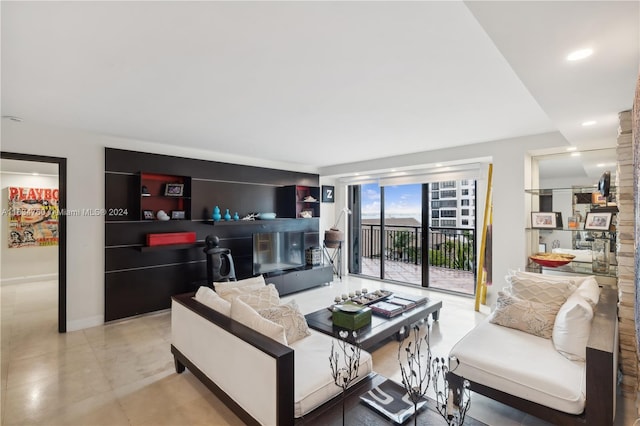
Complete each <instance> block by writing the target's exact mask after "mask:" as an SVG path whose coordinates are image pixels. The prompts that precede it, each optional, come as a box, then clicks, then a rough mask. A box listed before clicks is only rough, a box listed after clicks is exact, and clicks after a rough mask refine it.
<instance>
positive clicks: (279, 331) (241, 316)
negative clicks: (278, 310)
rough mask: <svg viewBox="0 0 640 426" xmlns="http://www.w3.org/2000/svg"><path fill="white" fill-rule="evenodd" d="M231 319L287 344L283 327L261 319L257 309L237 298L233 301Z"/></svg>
mask: <svg viewBox="0 0 640 426" xmlns="http://www.w3.org/2000/svg"><path fill="white" fill-rule="evenodd" d="M231 319H233V320H235V321H238V322H239V323H242V324H244V325H246V326H247V327H249V328H252V329H254V330H255V331H257V332H258V333H261V334H264V335H265V336H267V337H269V338H271V339H273V340H275V341H276V342H278V343H281V344H283V345H286V344H287V337H286V335H285V332H284V327H283V326H281V325H280V324H276V323H275V322H273V321H269V320H268V319H266V318H263V317H261V316H260V314H259V313H258V312H256V310H255V309H253V308H252V307H251V306H249V305H247V304H246V303H244V302H243V301H242V300H240V299H238V298H237V297H236V298H235V299H233V300H232V301H231Z"/></svg>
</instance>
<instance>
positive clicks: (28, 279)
mask: <svg viewBox="0 0 640 426" xmlns="http://www.w3.org/2000/svg"><path fill="white" fill-rule="evenodd" d="M57 279H58V274H57V273H55V274H42V275H28V276H24V277H15V278H3V279H0V286H1V287H4V286H7V285H13V284H24V283H32V282H37V281H51V280H57Z"/></svg>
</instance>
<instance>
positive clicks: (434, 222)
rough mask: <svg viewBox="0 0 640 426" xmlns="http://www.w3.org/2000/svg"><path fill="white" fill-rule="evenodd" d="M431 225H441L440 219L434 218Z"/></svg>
mask: <svg viewBox="0 0 640 426" xmlns="http://www.w3.org/2000/svg"><path fill="white" fill-rule="evenodd" d="M431 226H440V221H439V220H438V219H432V220H431Z"/></svg>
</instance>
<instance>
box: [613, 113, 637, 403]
mask: <svg viewBox="0 0 640 426" xmlns="http://www.w3.org/2000/svg"><path fill="white" fill-rule="evenodd" d="M619 118H620V127H619V130H618V146H617V157H618V166H617V173H616V187H617V200H616V201H617V203H618V209H619V213H618V215H617V225H616V233H617V238H616V241H617V247H616V258H617V260H618V321H619V324H618V325H619V333H620V358H619V364H620V368H621V370H622V374H623V376H622V392H623V395H624V397H625V398H631V399H635V398H636V392H637V390H638V354H637V349H636V348H637V340H636V327H635V301H636V288H635V287H636V286H635V268H634V265H635V250H634V238H635V234H634V231H635V220H634V219H635V214H634V203H635V199H634V187H633V181H634V178H633V167H634V166H633V143H632V142H633V141H632V134H631V111H623V112H621V113H620V114H619Z"/></svg>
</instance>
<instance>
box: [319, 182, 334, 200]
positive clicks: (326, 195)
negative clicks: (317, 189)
mask: <svg viewBox="0 0 640 426" xmlns="http://www.w3.org/2000/svg"><path fill="white" fill-rule="evenodd" d="M334 195H335V194H334V187H333V186H329V185H322V202H323V203H333V202H335V197H334Z"/></svg>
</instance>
